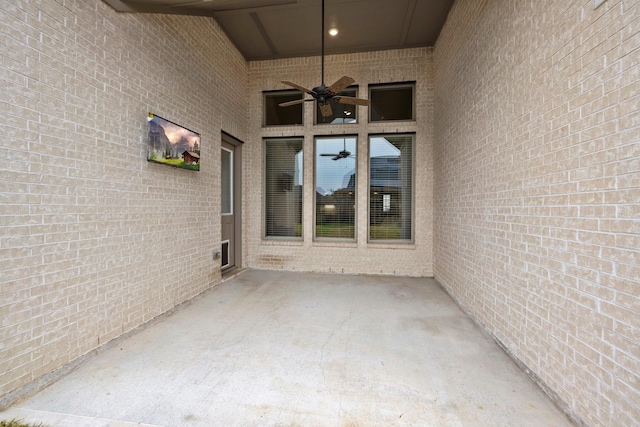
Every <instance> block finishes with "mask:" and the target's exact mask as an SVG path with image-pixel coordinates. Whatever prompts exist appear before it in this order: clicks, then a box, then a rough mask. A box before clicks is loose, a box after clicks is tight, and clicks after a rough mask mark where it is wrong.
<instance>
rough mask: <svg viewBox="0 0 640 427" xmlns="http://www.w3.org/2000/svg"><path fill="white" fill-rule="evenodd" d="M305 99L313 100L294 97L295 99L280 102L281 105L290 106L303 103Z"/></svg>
mask: <svg viewBox="0 0 640 427" xmlns="http://www.w3.org/2000/svg"><path fill="white" fill-rule="evenodd" d="M305 101H312V99H294V100H293V101H287V102H282V103H280V104H278V106H279V107H290V106H291V105H297V104H302V103H304V102H305Z"/></svg>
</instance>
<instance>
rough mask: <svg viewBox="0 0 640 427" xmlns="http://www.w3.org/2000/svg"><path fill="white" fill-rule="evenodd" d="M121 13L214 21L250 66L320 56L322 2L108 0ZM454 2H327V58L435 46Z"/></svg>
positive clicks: (424, 0) (416, 0)
mask: <svg viewBox="0 0 640 427" xmlns="http://www.w3.org/2000/svg"><path fill="white" fill-rule="evenodd" d="M104 2H105V3H107V4H109V5H110V6H111V7H113V8H114V9H115V10H117V11H119V12H138V13H164V14H178V15H196V16H209V17H212V18H214V19H215V20H216V21H217V22H218V24H220V26H221V27H222V29H223V30H224V31H225V32H226V33H227V35H228V36H229V38H230V39H231V41H232V42H233V43H234V45H235V46H236V47H237V48H238V50H239V51H240V52H241V53H242V55H243V56H244V58H245V59H246V60H247V61H256V60H264V59H276V58H291V57H300V56H316V55H319V54H320V52H321V32H322V20H321V16H322V7H321V5H322V1H321V0H199V1H198V0H104ZM453 2H454V0H325V26H324V28H325V31H326V30H328V29H329V28H331V27H336V28H338V30H339V31H340V33H339V34H338V36H336V37H329V36H327V37H325V53H327V54H340V53H353V52H367V51H377V50H387V49H403V48H410V47H423V46H433V45H434V44H435V42H436V39H437V38H438V35H439V34H440V30H441V29H442V26H443V25H444V22H445V21H446V19H447V15H448V13H449V10H450V9H451V6H452V4H453Z"/></svg>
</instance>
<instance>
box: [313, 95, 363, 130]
mask: <svg viewBox="0 0 640 427" xmlns="http://www.w3.org/2000/svg"><path fill="white" fill-rule="evenodd" d="M338 95H341V96H350V97H352V98H357V97H358V91H357V88H355V87H353V88H347V89H345V90H342V91H340V92H338ZM314 104H315V105H316V124H325V123H330V124H342V123H357V122H358V118H357V114H358V107H357V106H356V105H351V104H339V103H337V102H332V103H331V110H332V111H333V115H331V116H328V117H322V114H320V109H319V108H318V104H317V103H314Z"/></svg>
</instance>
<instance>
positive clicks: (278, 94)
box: [263, 90, 303, 126]
mask: <svg viewBox="0 0 640 427" xmlns="http://www.w3.org/2000/svg"><path fill="white" fill-rule="evenodd" d="M302 96H303V93H302V92H300V91H297V90H280V91H269V92H263V98H264V99H263V106H264V108H263V112H264V117H263V125H264V126H290V125H301V124H303V119H302V118H303V108H302V106H303V103H301V104H297V105H292V106H289V107H281V106H280V105H279V104H281V103H283V102H288V101H295V100H298V99H302Z"/></svg>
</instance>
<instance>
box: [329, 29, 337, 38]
mask: <svg viewBox="0 0 640 427" xmlns="http://www.w3.org/2000/svg"><path fill="white" fill-rule="evenodd" d="M338 33H339V31H338V29H337V28H335V27H333V28H329V35H330V36H332V37H335V36H337V35H338Z"/></svg>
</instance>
